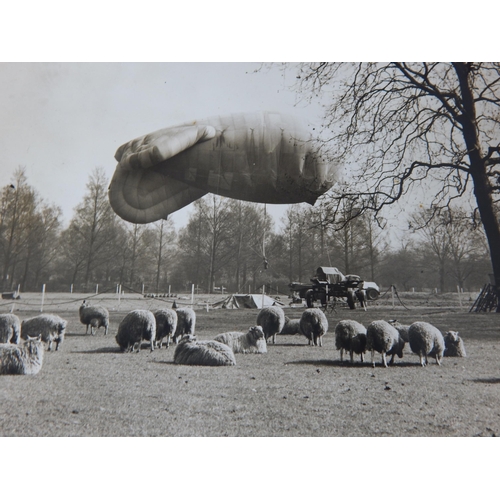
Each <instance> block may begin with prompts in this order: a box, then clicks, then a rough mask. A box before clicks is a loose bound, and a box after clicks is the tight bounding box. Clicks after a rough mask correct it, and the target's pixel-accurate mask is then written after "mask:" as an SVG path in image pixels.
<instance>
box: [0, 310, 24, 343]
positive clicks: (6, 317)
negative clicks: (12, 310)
mask: <svg viewBox="0 0 500 500" xmlns="http://www.w3.org/2000/svg"><path fill="white" fill-rule="evenodd" d="M20 339H21V321H20V320H19V318H18V317H17V316H16V315H15V314H0V344H7V343H8V342H10V343H11V344H19V341H20Z"/></svg>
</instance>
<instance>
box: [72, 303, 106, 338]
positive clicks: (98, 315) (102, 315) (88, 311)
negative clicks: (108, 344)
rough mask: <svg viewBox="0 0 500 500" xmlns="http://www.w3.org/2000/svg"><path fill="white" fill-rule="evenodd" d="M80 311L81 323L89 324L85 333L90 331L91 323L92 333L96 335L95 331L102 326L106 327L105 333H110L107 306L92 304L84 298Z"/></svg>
mask: <svg viewBox="0 0 500 500" xmlns="http://www.w3.org/2000/svg"><path fill="white" fill-rule="evenodd" d="M79 313H80V323H82V325H86V326H87V329H86V330H85V334H87V333H88V332H89V325H90V333H91V334H92V335H95V333H96V332H97V330H98V329H99V328H100V327H101V326H103V327H104V335H107V334H108V328H109V312H108V310H107V309H106V308H105V307H102V306H91V305H90V304H88V303H87V301H86V300H84V301H83V303H82V305H81V306H80V309H79ZM94 328H95V331H94Z"/></svg>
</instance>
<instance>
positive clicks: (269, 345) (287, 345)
mask: <svg viewBox="0 0 500 500" xmlns="http://www.w3.org/2000/svg"><path fill="white" fill-rule="evenodd" d="M274 346H276V347H309V346H308V344H290V343H287V344H282V343H277V344H273V343H272V342H271V343H270V344H267V347H274Z"/></svg>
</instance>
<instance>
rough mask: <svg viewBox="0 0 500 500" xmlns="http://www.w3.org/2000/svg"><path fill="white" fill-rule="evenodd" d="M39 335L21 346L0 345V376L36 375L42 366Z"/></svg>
mask: <svg viewBox="0 0 500 500" xmlns="http://www.w3.org/2000/svg"><path fill="white" fill-rule="evenodd" d="M43 352H44V347H43V344H42V340H41V335H39V336H38V337H36V338H32V337H29V336H28V340H26V341H25V342H21V344H19V345H18V344H0V375H36V374H37V373H38V372H39V371H40V368H42V364H43Z"/></svg>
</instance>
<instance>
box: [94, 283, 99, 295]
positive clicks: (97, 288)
mask: <svg viewBox="0 0 500 500" xmlns="http://www.w3.org/2000/svg"><path fill="white" fill-rule="evenodd" d="M95 293H96V295H97V294H98V293H99V283H96V285H95Z"/></svg>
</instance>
